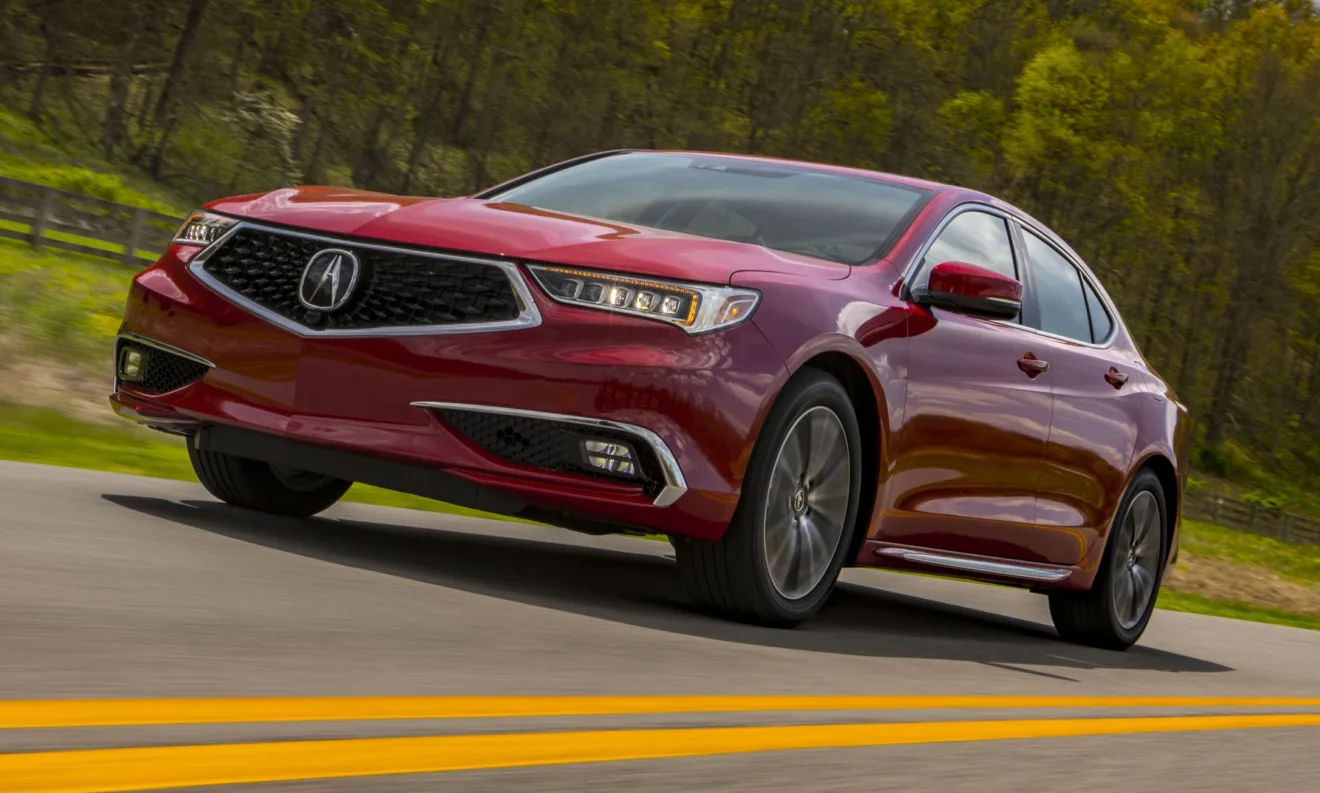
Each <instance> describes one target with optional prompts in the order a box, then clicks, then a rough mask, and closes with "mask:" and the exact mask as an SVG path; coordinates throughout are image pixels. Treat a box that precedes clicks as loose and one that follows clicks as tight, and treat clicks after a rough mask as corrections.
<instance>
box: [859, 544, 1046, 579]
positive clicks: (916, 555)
mask: <svg viewBox="0 0 1320 793" xmlns="http://www.w3.org/2000/svg"><path fill="white" fill-rule="evenodd" d="M879 553H880V554H881V555H882V556H893V557H897V558H899V559H902V560H904V561H906V562H916V563H917V564H928V565H931V566H932V567H943V568H946V569H948V570H961V571H963V572H970V573H984V574H987V575H1000V576H1005V577H1007V578H1018V579H1021V580H1023V581H1041V582H1047V583H1052V582H1055V581H1062V580H1063V579H1065V578H1067V577H1068V575H1069V574H1070V573H1071V571H1070V570H1064V569H1058V568H1055V569H1049V568H1044V567H1029V566H1027V565H1020V564H1012V563H1010V562H992V561H990V560H988V559H969V558H967V557H965V556H951V555H946V554H942V553H933V552H931V551H917V550H912V549H909V548H882V549H880V552H879Z"/></svg>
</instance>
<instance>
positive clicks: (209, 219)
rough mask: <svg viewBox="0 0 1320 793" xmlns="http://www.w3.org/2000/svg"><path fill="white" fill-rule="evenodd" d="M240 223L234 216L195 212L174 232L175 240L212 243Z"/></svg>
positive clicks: (183, 243)
mask: <svg viewBox="0 0 1320 793" xmlns="http://www.w3.org/2000/svg"><path fill="white" fill-rule="evenodd" d="M235 223H238V221H237V220H234V219H233V218H227V217H224V216H223V215H213V214H211V213H210V212H200V211H198V212H194V213H192V214H191V215H189V216H188V219H187V220H185V221H183V225H182V226H179V230H178V231H176V232H174V242H176V243H178V244H180V245H203V246H205V245H210V244H211V243H213V242H215V241H216V240H218V239H220V237H221V235H223V234H224V233H225V232H226V231H228V230H229V229H230V228H232V227H233V226H234V224H235Z"/></svg>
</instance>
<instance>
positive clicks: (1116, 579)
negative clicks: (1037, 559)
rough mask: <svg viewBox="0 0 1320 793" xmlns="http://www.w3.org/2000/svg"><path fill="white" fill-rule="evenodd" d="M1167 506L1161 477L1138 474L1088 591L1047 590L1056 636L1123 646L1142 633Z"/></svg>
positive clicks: (1151, 603) (1155, 588) (1160, 558)
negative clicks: (1093, 581)
mask: <svg viewBox="0 0 1320 793" xmlns="http://www.w3.org/2000/svg"><path fill="white" fill-rule="evenodd" d="M1167 510H1168V507H1167V505H1166V503H1165V499H1164V488H1163V487H1162V486H1161V485H1160V480H1159V477H1157V476H1155V474H1154V473H1152V472H1151V471H1141V472H1140V473H1138V474H1137V475H1136V477H1134V478H1133V480H1132V484H1130V485H1129V486H1128V492H1127V494H1126V495H1125V496H1124V497H1123V503H1122V504H1121V505H1120V508H1119V512H1118V517H1117V518H1116V519H1115V520H1114V525H1113V527H1112V528H1111V529H1110V537H1109V541H1108V544H1107V545H1106V547H1105V555H1104V561H1103V562H1102V563H1101V565H1100V571H1099V573H1097V575H1096V579H1095V583H1094V585H1092V587H1091V590H1090V591H1089V592H1055V593H1052V594H1051V595H1050V616H1051V617H1053V619H1054V626H1055V628H1057V629H1058V631H1059V635H1060V636H1062V637H1063V638H1064V639H1067V640H1068V641H1070V642H1075V643H1077V644H1087V645H1090V646H1092V647H1103V648H1106V649H1110V650H1126V649H1127V648H1129V647H1131V646H1132V645H1133V644H1135V643H1136V641H1137V639H1139V638H1141V634H1142V632H1144V631H1145V630H1146V625H1147V623H1149V622H1150V616H1151V614H1152V613H1153V612H1154V611H1155V598H1156V596H1157V595H1158V593H1159V586H1160V573H1161V571H1162V570H1163V569H1164V548H1165V544H1166V543H1165V532H1166V528H1165V527H1166V526H1168V521H1167V519H1166V515H1167V514H1168V511H1167Z"/></svg>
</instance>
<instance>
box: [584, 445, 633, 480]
mask: <svg viewBox="0 0 1320 793" xmlns="http://www.w3.org/2000/svg"><path fill="white" fill-rule="evenodd" d="M582 456H583V458H584V459H585V460H586V461H587V465H589V466H591V467H592V468H596V469H599V470H601V471H608V472H609V473H612V474H621V475H623V476H636V475H637V462H636V457H635V456H634V455H633V450H632V447H631V446H629V445H628V444H626V443H619V442H617V441H582Z"/></svg>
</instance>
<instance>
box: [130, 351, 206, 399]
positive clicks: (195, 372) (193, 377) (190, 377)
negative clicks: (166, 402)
mask: <svg viewBox="0 0 1320 793" xmlns="http://www.w3.org/2000/svg"><path fill="white" fill-rule="evenodd" d="M125 349H134V350H137V351H138V352H140V353H142V355H143V356H144V357H145V358H146V361H147V366H146V369H145V371H143V373H142V376H141V377H140V378H139V379H137V380H134V381H131V382H129V381H121V382H123V383H124V384H125V385H127V386H129V387H130V388H134V389H136V390H138V391H143V392H146V393H148V394H165V393H168V392H170V391H177V390H178V389H180V388H183V387H184V386H186V385H191V384H192V383H195V382H197V381H198V380H201V379H202V377H203V376H205V375H206V371H207V370H208V369H209V368H210V367H209V366H207V365H206V364H204V363H198V362H197V361H194V360H191V359H189V358H185V357H183V356H182V355H175V354H174V353H172V352H166V351H165V350H162V349H159V348H156V347H148V346H147V345H145V344H138V343H137V342H134V341H126V340H123V339H121V340H120V342H119V349H118V351H117V352H116V353H115V361H116V366H117V365H118V361H120V360H122V358H121V357H120V356H122V355H123V351H124V350H125Z"/></svg>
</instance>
